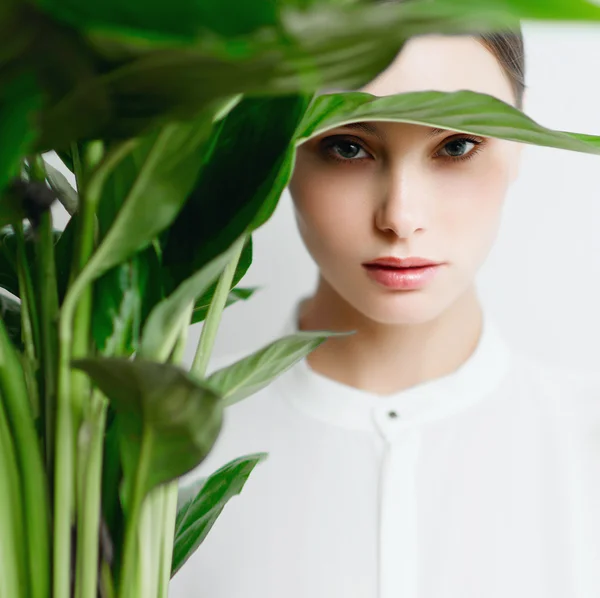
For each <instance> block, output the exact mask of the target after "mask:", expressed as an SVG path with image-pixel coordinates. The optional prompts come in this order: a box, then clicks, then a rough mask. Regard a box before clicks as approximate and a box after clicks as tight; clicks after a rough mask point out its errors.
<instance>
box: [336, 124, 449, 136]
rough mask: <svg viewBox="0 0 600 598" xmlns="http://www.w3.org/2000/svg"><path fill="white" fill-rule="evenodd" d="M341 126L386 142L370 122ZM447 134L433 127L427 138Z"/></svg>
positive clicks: (380, 132) (445, 130)
mask: <svg viewBox="0 0 600 598" xmlns="http://www.w3.org/2000/svg"><path fill="white" fill-rule="evenodd" d="M340 126H341V127H342V128H345V129H357V130H359V131H365V132H366V133H371V135H374V136H375V137H377V139H379V140H380V141H384V140H385V135H384V134H383V132H382V131H380V130H379V129H378V128H377V127H376V126H375V125H373V124H371V123H368V122H356V123H348V124H345V125H340ZM447 132H448V129H438V128H437V127H431V128H430V129H429V131H428V133H427V137H428V138H431V137H438V136H439V135H443V134H444V133H447Z"/></svg>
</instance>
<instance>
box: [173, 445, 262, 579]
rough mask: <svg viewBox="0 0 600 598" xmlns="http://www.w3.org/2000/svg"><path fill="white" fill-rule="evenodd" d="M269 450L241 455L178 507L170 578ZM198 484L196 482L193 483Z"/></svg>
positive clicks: (203, 483) (190, 554)
mask: <svg viewBox="0 0 600 598" xmlns="http://www.w3.org/2000/svg"><path fill="white" fill-rule="evenodd" d="M266 457H267V453H256V454H253V455H246V456H245V457H238V458H237V459H234V460H233V461H230V462H229V463H227V464H226V465H223V467H221V468H219V469H218V470H217V471H215V472H214V473H213V474H211V475H210V476H208V477H207V478H205V479H203V480H201V482H200V485H199V487H198V488H197V490H195V492H194V494H193V495H192V496H190V497H189V499H187V500H185V501H184V502H183V504H182V505H181V506H180V507H179V508H178V510H177V519H176V522H175V543H174V545H173V561H172V564H171V577H173V576H174V575H175V573H177V571H179V569H181V567H182V566H183V565H184V564H185V562H186V561H187V560H188V559H189V558H190V556H192V554H193V553H194V551H195V550H196V549H197V548H198V546H200V544H202V542H203V541H204V539H205V538H206V536H207V535H208V532H210V530H211V528H212V526H213V525H214V523H215V521H216V520H217V518H218V517H219V515H220V514H221V511H222V510H223V508H224V507H225V505H226V504H227V502H228V501H229V499H231V498H233V497H234V496H236V495H238V494H240V492H241V491H242V488H243V487H244V484H245V483H246V481H247V479H248V477H249V476H250V474H251V473H252V470H253V469H254V468H255V467H256V465H257V464H258V463H260V462H261V461H264V460H265V459H266ZM194 486H197V484H194Z"/></svg>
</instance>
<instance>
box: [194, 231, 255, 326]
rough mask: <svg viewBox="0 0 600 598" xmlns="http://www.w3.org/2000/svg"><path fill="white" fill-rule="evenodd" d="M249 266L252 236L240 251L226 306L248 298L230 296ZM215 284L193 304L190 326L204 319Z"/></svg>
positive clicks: (250, 262) (216, 282)
mask: <svg viewBox="0 0 600 598" xmlns="http://www.w3.org/2000/svg"><path fill="white" fill-rule="evenodd" d="M251 264H252V236H249V237H248V240H247V241H246V244H245V245H244V248H243V249H242V253H241V255H240V259H239V261H238V264H237V267H236V269H235V274H234V276H233V280H232V281H231V292H230V295H229V297H228V299H227V303H226V306H227V305H231V303H235V301H236V300H237V299H238V298H240V299H247V298H248V297H249V295H247V296H243V293H242V295H241V296H238V295H232V293H233V289H234V287H235V285H237V284H238V283H239V282H240V281H241V280H242V278H243V277H244V275H245V274H246V272H247V271H248V268H249V267H250V265H251ZM217 284H218V280H216V281H215V282H214V283H212V284H211V285H210V287H208V290H206V291H205V292H204V293H203V294H202V296H201V297H200V298H199V299H197V300H196V304H195V307H194V311H193V315H192V322H191V323H192V324H194V323H196V322H201V321H203V320H204V318H205V317H206V314H207V312H208V308H209V307H210V303H211V301H212V299H213V297H214V295H215V291H216V290H217Z"/></svg>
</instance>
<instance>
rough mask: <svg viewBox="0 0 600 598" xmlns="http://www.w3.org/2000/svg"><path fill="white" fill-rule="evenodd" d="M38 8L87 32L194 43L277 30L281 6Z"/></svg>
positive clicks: (57, 4) (174, 1)
mask: <svg viewBox="0 0 600 598" xmlns="http://www.w3.org/2000/svg"><path fill="white" fill-rule="evenodd" d="M36 3H37V4H38V6H40V7H41V8H43V9H44V11H46V12H48V13H50V14H52V15H53V16H54V17H55V18H56V19H57V20H60V21H63V22H65V23H68V24H69V25H72V26H74V27H77V28H80V29H83V30H87V29H91V28H98V29H102V30H106V31H110V30H116V31H121V32H123V33H124V34H128V33H130V34H135V33H138V34H143V35H145V36H146V37H148V38H150V39H153V38H158V39H173V38H176V39H181V40H186V39H187V40H192V39H194V38H195V37H196V36H197V35H198V32H199V31H200V30H202V29H205V30H210V31H211V32H214V33H218V34H219V35H227V36H233V35H240V34H244V33H249V32H251V31H254V30H255V29H258V28H259V27H262V26H264V25H274V24H275V23H276V20H277V19H276V16H277V2H273V0H253V2H247V0H229V2H228V3H227V5H223V3H222V2H220V0H202V1H198V0H194V1H190V0H171V2H170V3H169V4H168V6H166V5H165V4H164V3H163V2H158V1H156V0H154V1H150V2H145V1H144V0H130V1H129V2H127V3H123V2H121V1H120V0H103V1H102V2H100V1H90V2H81V1H80V0H36Z"/></svg>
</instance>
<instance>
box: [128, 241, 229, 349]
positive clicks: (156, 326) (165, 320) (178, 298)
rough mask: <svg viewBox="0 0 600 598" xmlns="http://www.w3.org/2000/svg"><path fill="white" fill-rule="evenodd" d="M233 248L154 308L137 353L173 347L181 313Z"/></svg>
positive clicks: (212, 278)
mask: <svg viewBox="0 0 600 598" xmlns="http://www.w3.org/2000/svg"><path fill="white" fill-rule="evenodd" d="M236 251H237V248H236V247H235V244H232V245H231V246H230V247H229V248H228V249H227V250H226V251H224V252H223V253H221V254H220V255H218V256H217V257H216V258H214V259H213V260H212V261H210V262H209V263H208V264H207V265H206V266H204V268H202V269H201V270H199V271H197V272H196V273H194V274H192V275H191V276H190V277H189V278H188V279H187V280H185V281H184V282H182V283H181V284H180V285H179V286H178V287H177V288H176V289H175V291H173V293H171V294H170V295H169V296H168V297H166V298H165V299H163V300H162V301H161V302H160V303H158V304H157V305H156V306H155V307H154V309H153V310H152V312H151V313H150V315H149V316H148V320H147V322H146V324H145V326H144V331H143V334H142V341H141V343H140V355H142V356H145V357H156V356H157V355H159V354H160V353H161V352H162V347H165V346H166V347H169V350H170V348H172V347H173V345H174V344H175V341H176V339H177V337H178V335H179V333H180V329H181V322H180V320H181V317H182V314H183V313H184V312H185V310H186V309H187V308H188V307H189V306H190V304H194V302H195V301H196V299H197V298H198V297H199V296H201V295H202V294H203V293H204V292H205V291H206V289H207V288H208V287H209V286H210V285H211V284H213V283H214V282H215V281H216V280H217V279H218V277H219V276H220V275H221V273H222V272H223V269H224V268H225V266H226V265H227V264H228V263H229V262H230V261H231V259H232V257H233V255H234V254H235V253H236Z"/></svg>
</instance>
